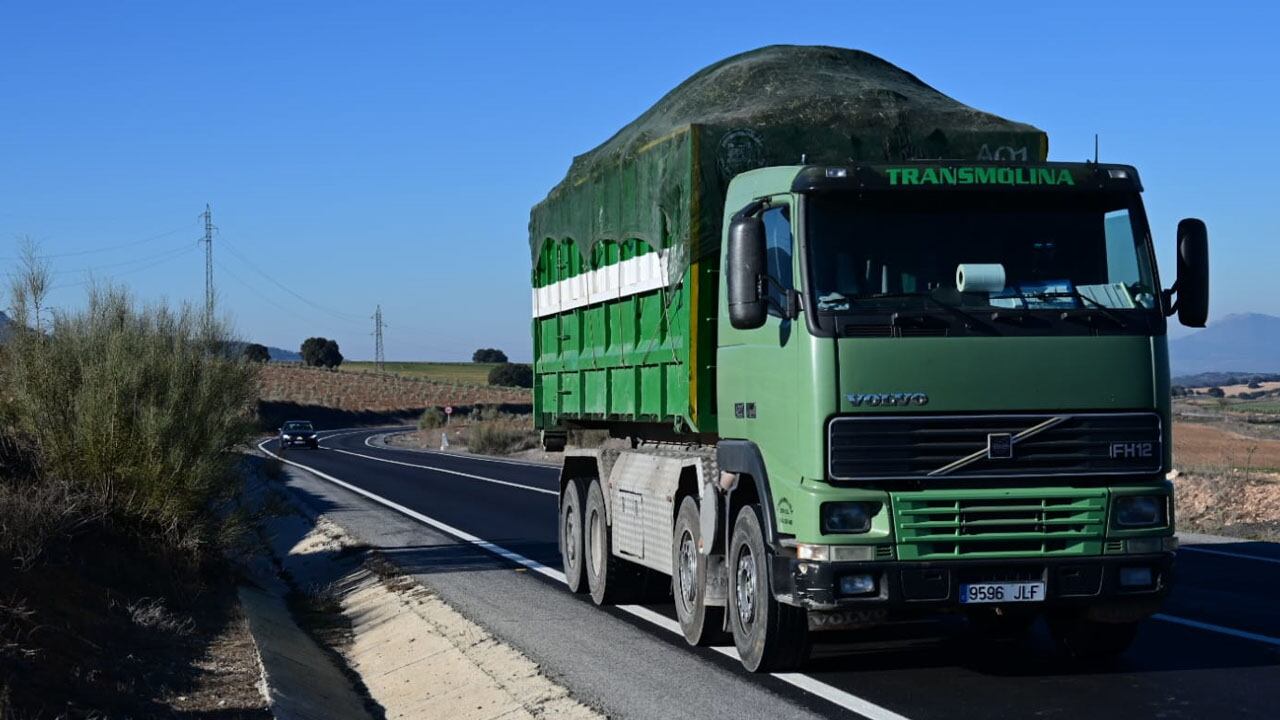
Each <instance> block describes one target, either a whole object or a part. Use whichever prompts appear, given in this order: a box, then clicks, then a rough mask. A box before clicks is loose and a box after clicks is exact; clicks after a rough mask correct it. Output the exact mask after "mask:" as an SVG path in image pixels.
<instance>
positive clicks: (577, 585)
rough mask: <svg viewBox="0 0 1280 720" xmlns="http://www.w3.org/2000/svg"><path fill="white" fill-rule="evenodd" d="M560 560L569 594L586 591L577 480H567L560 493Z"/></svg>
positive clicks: (580, 509)
mask: <svg viewBox="0 0 1280 720" xmlns="http://www.w3.org/2000/svg"><path fill="white" fill-rule="evenodd" d="M559 535H560V559H561V562H562V564H563V565H564V581H565V584H566V585H568V586H569V592H571V593H585V592H586V591H587V576H586V573H585V572H584V571H583V569H582V566H583V562H582V561H583V556H582V495H581V492H580V489H579V486H578V481H577V480H572V479H571V480H569V481H568V482H566V483H565V484H564V490H562V491H561V492H560V532H559Z"/></svg>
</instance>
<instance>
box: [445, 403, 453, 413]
mask: <svg viewBox="0 0 1280 720" xmlns="http://www.w3.org/2000/svg"><path fill="white" fill-rule="evenodd" d="M444 414H445V415H452V414H453V406H452V405H445V406H444Z"/></svg>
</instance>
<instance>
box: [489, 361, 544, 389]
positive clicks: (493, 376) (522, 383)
mask: <svg viewBox="0 0 1280 720" xmlns="http://www.w3.org/2000/svg"><path fill="white" fill-rule="evenodd" d="M489 384H490V385H502V386H505V387H522V388H530V387H533V368H531V367H529V366H528V365H523V364H520V363H503V364H501V365H495V366H494V367H493V369H492V370H490V371H489Z"/></svg>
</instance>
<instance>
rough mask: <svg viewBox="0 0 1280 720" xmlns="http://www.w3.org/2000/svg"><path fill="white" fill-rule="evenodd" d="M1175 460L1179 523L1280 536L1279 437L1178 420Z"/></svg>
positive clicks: (1208, 530) (1255, 535)
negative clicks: (1249, 433) (1254, 434)
mask: <svg viewBox="0 0 1280 720" xmlns="http://www.w3.org/2000/svg"><path fill="white" fill-rule="evenodd" d="M1173 460H1174V465H1175V467H1177V468H1178V470H1177V471H1176V473H1175V476H1174V479H1173V483H1174V486H1175V488H1176V498H1177V503H1178V507H1177V515H1178V527H1180V528H1183V529H1187V530H1194V531H1197V532H1204V533H1210V534H1215V535H1231V536H1236V537H1249V538H1260V539H1269V540H1280V440H1274V439H1270V438H1263V437H1255V436H1250V435H1248V434H1245V433H1243V432H1238V431H1236V430H1235V429H1234V428H1233V426H1229V425H1226V424H1224V423H1214V424H1206V423H1190V422H1177V423H1175V424H1174V426H1173Z"/></svg>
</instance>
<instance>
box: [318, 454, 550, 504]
mask: <svg viewBox="0 0 1280 720" xmlns="http://www.w3.org/2000/svg"><path fill="white" fill-rule="evenodd" d="M325 450H328V451H329V452H336V453H342V454H343V455H353V456H355V457H358V458H364V459H366V460H373V461H375V462H381V463H388V464H390V465H403V466H404V467H411V468H419V469H421V470H431V471H432V472H441V473H446V474H449V475H457V476H459V477H464V478H470V479H472V480H482V481H484V482H487V483H493V484H495V485H506V486H507V487H513V488H520V489H521V490H529V491H532V492H536V493H544V494H546V495H555V496H556V497H560V493H558V492H556V491H555V490H548V489H546V488H540V487H534V486H532V485H521V484H520V483H513V482H507V481H506V480H499V479H497V478H491V477H485V476H483V475H472V474H471V473H465V472H462V471H460V470H449V469H448V468H439V467H433V466H431V465H415V464H413V463H407V462H401V461H400V460H391V459H388V458H380V457H374V456H373V455H365V454H363V453H358V452H351V451H350V450H340V449H338V448H331V447H327V448H325Z"/></svg>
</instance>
